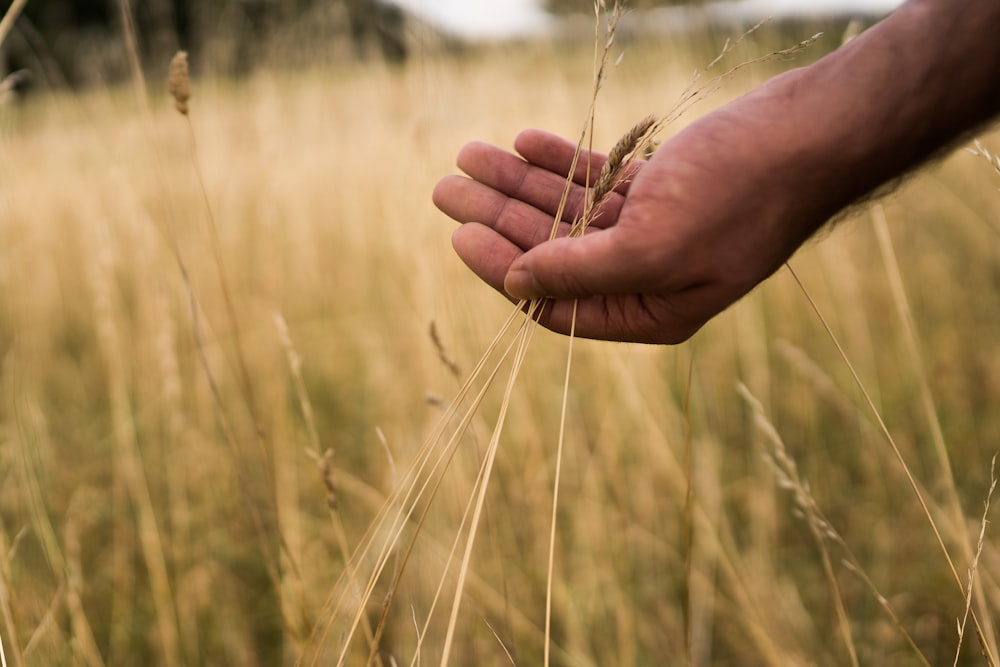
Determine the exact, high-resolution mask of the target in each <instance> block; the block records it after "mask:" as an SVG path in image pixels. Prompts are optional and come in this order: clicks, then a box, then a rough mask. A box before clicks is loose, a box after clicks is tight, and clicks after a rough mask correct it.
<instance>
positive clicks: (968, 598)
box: [953, 454, 997, 667]
mask: <svg viewBox="0 0 1000 667" xmlns="http://www.w3.org/2000/svg"><path fill="white" fill-rule="evenodd" d="M996 467H997V457H996V455H995V454H994V455H993V460H992V461H991V462H990V488H989V490H988V491H987V492H986V500H985V502H984V503H983V518H982V520H981V521H980V522H979V540H978V541H977V543H976V555H975V556H974V557H973V559H972V565H970V566H969V584H968V586H966V587H965V611H964V612H963V614H962V620H961V621H959V623H958V646H956V647H955V662H954V663H953V664H954V667H957V666H958V658H959V656H960V655H961V654H962V640H963V639H964V637H965V628H966V625H967V623H968V620H969V613H970V612H971V610H972V593H973V591H974V590H975V586H974V585H973V584H974V582H975V581H976V571H977V570H978V569H979V557H980V556H981V555H982V553H983V544H985V542H986V526H987V525H989V521H988V520H987V517H989V514H990V500H991V499H992V498H993V492H994V491H995V490H996V488H997V476H996ZM979 636H980V641H982V637H981V635H979ZM984 656H985V657H987V658H989V656H988V655H986V654H985V653H984Z"/></svg>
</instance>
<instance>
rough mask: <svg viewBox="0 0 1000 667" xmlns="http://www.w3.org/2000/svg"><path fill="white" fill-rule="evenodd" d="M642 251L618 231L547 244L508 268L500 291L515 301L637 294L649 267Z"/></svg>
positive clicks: (646, 284) (646, 283)
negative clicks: (502, 288) (502, 290)
mask: <svg viewBox="0 0 1000 667" xmlns="http://www.w3.org/2000/svg"><path fill="white" fill-rule="evenodd" d="M645 246H646V247H645V252H643V248H642V247H641V246H639V245H637V244H636V243H634V242H633V241H632V238H631V235H630V234H629V233H628V232H627V231H626V230H625V229H623V228H621V227H611V228H608V229H603V230H600V231H596V232H593V233H591V234H587V235H585V236H582V237H577V238H558V239H553V240H551V241H546V242H544V243H541V244H539V245H537V246H535V247H534V248H532V249H531V250H529V251H528V252H526V253H524V254H523V255H521V256H520V257H519V258H518V259H516V260H515V261H514V262H513V263H512V264H511V265H510V268H509V269H508V271H507V276H506V277H505V278H504V285H503V287H504V291H506V292H507V293H508V294H509V295H511V296H512V297H514V298H517V299H538V298H542V297H551V298H561V299H572V298H585V297H588V296H594V295H602V294H628V293H634V292H639V291H642V290H643V288H648V287H649V283H650V282H651V281H650V277H651V276H650V271H651V269H652V268H653V267H651V266H650V265H649V262H648V252H649V244H645ZM644 255H645V256H646V258H644ZM643 259H646V261H643Z"/></svg>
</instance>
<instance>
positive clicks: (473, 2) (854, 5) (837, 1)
mask: <svg viewBox="0 0 1000 667" xmlns="http://www.w3.org/2000/svg"><path fill="white" fill-rule="evenodd" d="M392 2H394V3H395V4H398V5H400V6H402V7H405V8H407V9H409V10H411V11H413V12H414V13H416V14H417V15H419V16H423V17H424V18H426V19H427V20H428V21H429V22H431V23H433V24H435V25H437V26H438V27H440V28H442V29H444V30H446V31H448V32H452V33H455V34H458V35H463V36H465V37H470V38H486V39H489V38H502V37H509V36H514V35H523V34H530V33H533V32H541V31H544V30H545V28H546V27H547V26H548V25H549V17H548V16H547V15H546V14H545V12H544V11H542V9H541V2H540V1H539V0H392ZM900 2H901V0H730V1H728V2H719V3H716V4H717V5H718V7H719V8H720V9H723V8H724V9H725V10H726V11H733V12H738V13H741V14H746V15H748V16H757V15H759V18H764V17H765V16H780V15H782V14H816V13H822V12H829V11H833V10H844V11H849V12H850V11H856V12H862V11H864V12H875V13H883V12H884V13H888V12H890V11H892V9H893V8H895V7H897V6H898V5H899V4H900Z"/></svg>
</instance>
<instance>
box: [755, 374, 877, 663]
mask: <svg viewBox="0 0 1000 667" xmlns="http://www.w3.org/2000/svg"><path fill="white" fill-rule="evenodd" d="M738 390H739V393H740V395H741V396H742V397H743V399H744V400H745V401H746V402H747V403H748V404H749V405H750V407H751V409H752V410H753V414H754V422H755V423H756V425H757V427H758V428H759V429H760V431H761V432H762V433H764V435H765V436H766V437H767V439H768V440H769V441H770V443H771V447H772V454H771V456H770V463H771V466H772V469H773V470H774V473H775V477H776V478H777V480H778V485H779V486H780V487H782V488H783V489H787V490H788V491H791V492H792V494H793V495H794V497H795V504H796V506H797V507H798V509H799V511H801V512H802V514H803V516H804V517H805V519H806V525H807V526H808V527H809V532H810V533H811V534H812V537H813V541H814V542H815V543H816V547H817V548H818V549H819V552H820V557H821V558H822V561H823V572H824V574H825V575H826V580H827V584H828V585H829V586H830V591H831V592H832V593H833V602H834V608H835V610H836V612H837V621H838V626H839V629H840V634H841V638H842V639H843V642H844V647H845V648H846V649H847V653H848V656H849V657H850V659H851V664H852V665H854V667H858V664H859V663H858V654H857V650H856V649H855V647H854V640H853V639H852V637H851V625H850V621H849V620H848V618H847V610H846V609H845V607H844V599H843V596H842V595H841V593H840V586H839V585H838V584H837V576H836V574H835V573H834V571H833V564H832V562H831V560H830V552H829V550H828V549H827V547H826V543H827V541H828V540H834V541H836V542H841V540H840V537H839V535H838V534H837V531H836V530H834V529H833V526H831V525H830V522H829V521H827V520H826V518H825V517H824V516H823V513H822V512H821V511H820V509H819V506H818V505H817V503H816V500H815V499H814V498H813V495H812V491H811V490H810V489H809V483H808V482H806V481H804V480H803V479H802V478H801V477H800V476H799V472H798V466H796V464H795V461H794V460H793V459H792V457H791V456H789V454H788V450H787V449H786V448H785V443H784V441H783V440H782V439H781V436H780V435H779V434H778V431H777V429H775V427H774V424H772V423H771V421H770V420H769V419H768V418H767V416H766V415H765V414H764V406H763V405H761V403H760V401H758V400H757V399H756V398H755V397H754V396H753V394H751V393H750V390H749V389H747V387H746V386H745V385H743V384H740V385H739V387H738Z"/></svg>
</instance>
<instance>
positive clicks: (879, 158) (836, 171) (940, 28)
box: [705, 0, 1000, 249]
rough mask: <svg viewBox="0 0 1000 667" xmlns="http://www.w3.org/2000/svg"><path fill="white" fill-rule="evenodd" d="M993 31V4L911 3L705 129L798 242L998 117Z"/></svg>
mask: <svg viewBox="0 0 1000 667" xmlns="http://www.w3.org/2000/svg"><path fill="white" fill-rule="evenodd" d="M998 34H1000V0H910V1H909V2H907V3H905V4H904V5H903V6H902V7H900V9H899V10H897V11H896V12H895V13H894V14H892V15H891V16H889V17H888V18H886V19H885V20H884V21H882V22H881V23H879V24H878V25H876V26H874V27H873V28H872V29H870V30H869V31H867V32H865V33H864V34H862V35H861V36H859V37H857V38H856V39H854V40H852V41H851V42H849V43H848V44H846V45H844V46H843V47H841V48H840V49H838V50H837V51H835V52H834V53H832V54H830V55H828V56H827V57H825V58H823V59H821V60H819V61H818V62H816V63H815V64H813V65H811V66H809V67H804V68H801V69H797V70H793V71H791V72H787V73H785V74H783V75H781V76H778V77H775V78H774V79H772V80H771V81H769V82H768V83H766V84H764V85H763V86H760V87H759V88H757V89H756V90H754V91H752V92H751V93H750V94H748V95H747V96H745V97H744V98H741V99H739V100H737V101H735V102H734V103H732V104H730V105H728V106H727V107H724V108H723V109H721V110H720V112H721V113H720V114H718V116H717V117H716V118H713V119H712V120H711V121H710V122H711V123H713V125H714V130H713V131H712V132H711V133H707V134H706V135H705V136H706V137H707V136H708V135H709V134H710V135H711V136H712V137H713V139H714V140H715V141H718V142H720V143H721V144H723V145H725V146H726V148H725V150H726V152H727V153H729V154H730V155H731V158H732V160H733V161H734V162H736V163H742V164H746V165H749V166H750V167H749V168H751V169H753V170H754V171H755V172H756V173H755V174H750V175H748V176H747V177H748V178H750V179H751V180H754V178H755V177H756V179H757V180H758V182H757V183H756V185H755V187H756V188H757V190H759V191H761V193H762V194H761V195H760V196H761V197H764V196H769V197H771V199H772V202H771V204H769V206H770V207H771V211H770V212H771V214H772V218H773V219H774V220H775V221H776V223H777V224H784V225H788V224H790V223H791V221H790V220H789V218H791V219H794V220H795V221H796V224H799V225H801V227H798V228H795V229H792V230H789V229H785V230H782V232H781V235H783V236H784V237H785V238H784V239H783V240H784V241H785V242H787V247H789V248H790V249H794V247H795V246H796V245H797V244H798V243H801V242H802V241H803V240H804V239H805V238H806V237H808V236H809V235H810V234H811V233H812V232H814V231H815V229H816V228H818V227H819V226H821V225H822V224H823V223H824V222H825V221H826V220H827V219H828V218H829V217H831V216H833V215H835V214H836V213H838V212H839V211H840V210H841V209H842V208H844V207H846V206H848V205H850V204H851V203H853V202H855V201H857V200H858V199H859V198H862V197H864V196H866V195H868V194H869V193H871V192H872V191H874V190H876V189H878V188H879V187H881V186H882V185H884V184H885V183H887V182H889V181H892V180H894V179H896V178H898V177H899V176H900V175H902V174H904V173H905V172H907V171H908V170H910V169H912V168H913V167H915V166H917V165H918V164H920V163H922V162H923V161H925V160H927V159H928V158H929V157H932V156H933V155H934V154H936V153H937V152H939V151H941V150H942V149H943V148H946V147H948V146H950V145H952V144H953V143H954V142H955V141H957V140H958V139H959V138H961V137H962V136H963V135H964V134H966V133H969V132H971V131H972V130H974V129H975V128H977V127H979V126H980V125H982V124H983V123H984V122H986V121H988V120H989V119H990V118H992V117H993V116H994V115H996V114H997V113H998V112H1000V37H998V36H997V35H998ZM754 165H756V166H754ZM776 208H778V209H780V210H775V209H776ZM782 219H783V220H784V222H780V221H781V220H782ZM775 234H776V235H777V234H779V232H778V231H777V230H776V231H775Z"/></svg>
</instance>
